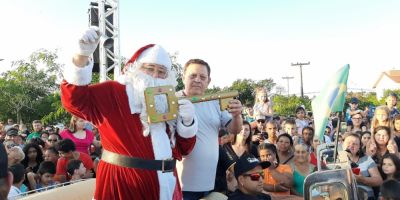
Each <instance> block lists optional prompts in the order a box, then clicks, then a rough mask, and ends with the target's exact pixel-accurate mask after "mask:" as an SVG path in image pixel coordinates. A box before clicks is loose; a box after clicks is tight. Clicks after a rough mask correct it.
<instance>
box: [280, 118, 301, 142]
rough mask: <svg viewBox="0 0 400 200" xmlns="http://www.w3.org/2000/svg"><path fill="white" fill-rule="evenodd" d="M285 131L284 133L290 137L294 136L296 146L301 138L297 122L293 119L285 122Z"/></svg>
mask: <svg viewBox="0 0 400 200" xmlns="http://www.w3.org/2000/svg"><path fill="white" fill-rule="evenodd" d="M283 131H284V133H287V134H289V135H290V136H292V139H293V143H294V144H295V145H296V144H298V143H299V139H300V138H299V134H298V133H297V129H296V121H295V120H294V119H293V118H289V119H287V120H286V121H285V122H283Z"/></svg>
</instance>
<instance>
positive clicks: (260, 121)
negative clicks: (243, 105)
mask: <svg viewBox="0 0 400 200" xmlns="http://www.w3.org/2000/svg"><path fill="white" fill-rule="evenodd" d="M257 122H258V123H264V122H265V120H263V119H259V120H257Z"/></svg>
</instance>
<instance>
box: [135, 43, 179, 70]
mask: <svg viewBox="0 0 400 200" xmlns="http://www.w3.org/2000/svg"><path fill="white" fill-rule="evenodd" d="M136 62H140V63H154V64H159V65H164V67H165V68H167V69H168V70H171V66H172V63H171V58H170V57H169V55H168V53H167V51H165V49H164V48H162V47H161V46H160V45H154V46H153V47H150V48H148V49H146V50H144V51H143V52H142V53H141V54H140V56H139V58H137V60H136Z"/></svg>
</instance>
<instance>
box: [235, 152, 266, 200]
mask: <svg viewBox="0 0 400 200" xmlns="http://www.w3.org/2000/svg"><path fill="white" fill-rule="evenodd" d="M270 165H271V163H270V162H268V161H264V162H260V161H259V160H258V159H257V158H255V157H254V156H253V155H251V154H243V155H242V156H241V157H240V158H239V160H238V161H237V162H236V164H235V177H236V180H237V182H238V189H237V190H236V191H235V192H234V193H233V194H232V195H231V196H230V197H229V198H228V200H243V199H248V200H268V199H271V196H269V195H267V194H264V193H262V191H263V180H264V173H263V169H265V168H268V167H269V166H270Z"/></svg>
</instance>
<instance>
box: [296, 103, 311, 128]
mask: <svg viewBox="0 0 400 200" xmlns="http://www.w3.org/2000/svg"><path fill="white" fill-rule="evenodd" d="M308 124H309V121H308V119H307V118H306V109H304V107H302V106H299V107H297V108H296V127H297V133H298V134H299V135H300V134H301V133H302V131H303V128H304V127H307V126H308Z"/></svg>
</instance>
